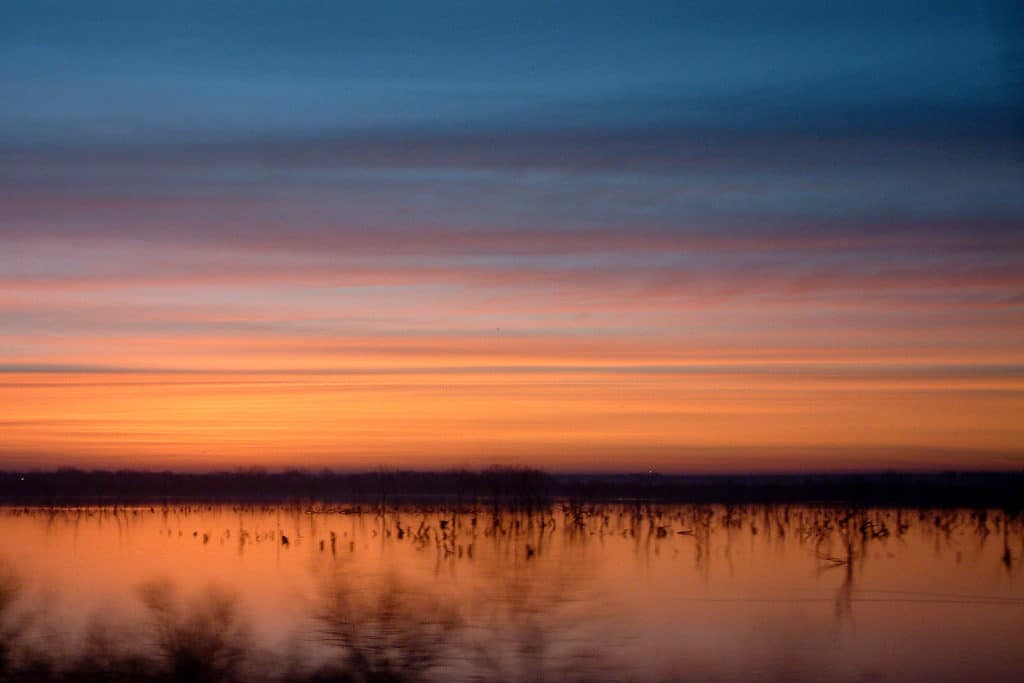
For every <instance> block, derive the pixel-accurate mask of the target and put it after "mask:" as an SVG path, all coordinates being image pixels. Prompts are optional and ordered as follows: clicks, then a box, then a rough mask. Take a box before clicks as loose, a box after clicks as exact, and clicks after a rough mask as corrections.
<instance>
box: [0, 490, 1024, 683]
mask: <svg viewBox="0 0 1024 683" xmlns="http://www.w3.org/2000/svg"><path fill="white" fill-rule="evenodd" d="M0 539H2V543H3V547H2V549H0V558H2V582H0V627H2V629H0V630H2V634H0V639H2V642H0V659H2V661H0V665H2V666H3V667H5V668H6V670H7V671H8V674H7V675H8V676H9V677H13V674H11V673H10V672H20V673H19V675H24V672H25V671H31V670H33V669H31V667H33V666H34V667H36V669H35V670H37V671H43V672H46V675H47V676H51V677H59V676H65V677H70V676H71V673H73V672H79V671H80V670H82V669H83V668H88V667H93V669H95V670H97V671H101V672H102V671H106V672H107V673H108V674H110V675H109V676H108V678H116V677H117V676H121V677H122V678H123V679H124V680H132V679H134V678H138V677H139V676H142V675H143V673H145V674H146V675H152V676H154V677H155V676H157V675H158V674H157V673H154V672H160V673H159V675H160V676H164V677H165V678H170V679H175V680H179V679H180V680H188V679H192V680H200V679H203V678H204V677H205V679H207V680H245V681H249V680H253V681H256V680H268V681H270V680H274V681H276V680H296V681H300V680H301V681H307V680H308V681H312V680H323V681H326V680H420V679H423V680H451V679H464V680H481V681H485V680H486V681H489V680H512V681H541V680H552V681H555V680H609V681H611V680H615V681H636V680H642V681H648V680H649V681H690V680H697V681H753V680H778V681H800V680H838V681H863V680H872V681H923V680H928V681H963V680H985V681H1020V680H1024V571H1022V564H1024V560H1022V555H1024V522H1022V520H1021V518H1020V517H1019V516H1013V515H1008V514H1007V513H1004V512H1002V511H997V510H988V511H982V510H938V511H936V510H896V509H863V508H862V509H847V508H840V507H814V506H784V505H773V506H734V507H725V506H708V505H647V504H634V503H623V504H601V505H589V504H578V503H559V504H555V505H551V506H544V507H539V508H533V509H529V510H527V509H518V510H517V509H504V508H493V507H489V506H487V505H480V506H478V507H471V506H459V507H451V506H445V505H435V506H422V505H404V506H403V505H399V506H397V507H395V506H393V507H389V508H387V509H386V510H385V511H383V512H382V511H381V510H379V509H377V508H374V507H372V506H367V505H363V506H362V507H358V506H350V505H334V504H332V505H292V506H256V505H245V506H240V505H155V506H152V507H150V506H148V505H143V506H134V507H72V508H38V507H29V508H11V507H8V508H2V509H0ZM189 667H191V668H189ZM93 669H90V670H93ZM111 672H114V673H111ZM133 672H134V673H133ZM115 674H116V675H115ZM41 675H42V674H41ZM29 680H31V678H30V679H29ZM76 680H77V679H76ZM90 680H91V679H90Z"/></svg>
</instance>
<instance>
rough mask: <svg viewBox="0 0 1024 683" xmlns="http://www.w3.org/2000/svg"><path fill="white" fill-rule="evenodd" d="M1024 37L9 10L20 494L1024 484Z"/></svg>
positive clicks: (8, 281)
mask: <svg viewBox="0 0 1024 683" xmlns="http://www.w3.org/2000/svg"><path fill="white" fill-rule="evenodd" d="M1022 35H1024V11H1022V10H1020V9H1019V6H1016V5H1015V4H1014V3H998V2H976V1H962V2H936V1H930V2H916V1H910V0H902V1H893V2H889V3H884V4H876V3H862V2H849V3H847V2H835V3H821V2H781V3H780V2H777V1H776V2H760V1H754V0H748V1H745V2H743V1H739V2H731V3H712V2H707V3H691V2H681V1H677V2H664V3H662V2H644V3H637V2H596V1H590V2H574V1H571V0H570V1H566V2H558V3H551V2H535V3H534V2H507V3H506V2H503V3H488V2H430V3H422V2H380V1H377V2H366V3H362V2H301V1H293V2H287V3H284V2H261V1H258V0H257V1H254V0H249V1H247V2H227V1H224V2H209V1H204V2H189V1H180V2H175V3H155V2H152V3H151V2H139V1H137V0H136V1H134V2H123V3H122V2H102V1H97V2H92V3H82V2H46V1H43V0H32V1H31V2H7V3H5V4H4V19H3V21H2V22H0V92H2V103H3V106H0V468H8V469H13V468H40V469H48V468H53V467H61V466H76V467H86V468H91V467H109V468H120V467H127V468H171V469H187V470H195V469H199V470H201V469H224V468H235V467H250V466H261V467H270V468H280V467H301V468H321V467H329V468H334V469H365V468H373V467H380V466H385V467H412V468H418V469H427V468H442V467H453V466H456V467H480V466H485V465H489V464H514V465H525V466H538V467H543V468H546V469H551V470H561V471H644V470H648V469H655V470H657V471H664V472H708V471H722V472H743V471H801V470H814V471H847V470H865V469H872V470H876V469H950V468H957V469H1000V468H1013V469H1019V468H1021V467H1024V420H1021V419H1020V416H1021V415H1024V191H1022V189H1024V50H1022V49H1021V47H1020V45H1021V44H1024V42H1022V41H1021V37H1022Z"/></svg>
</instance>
